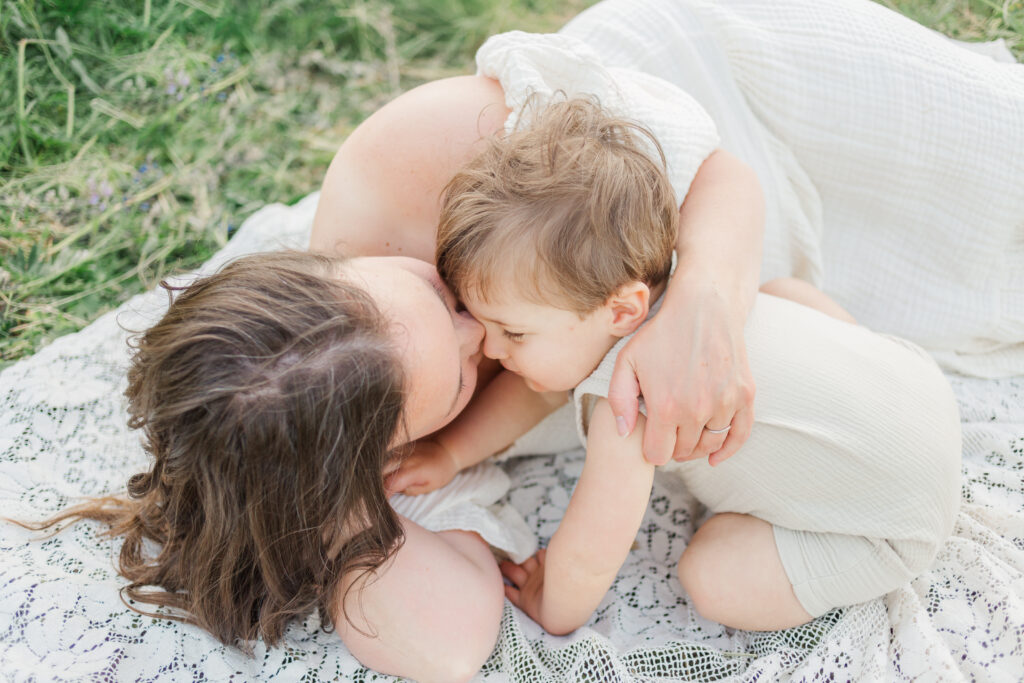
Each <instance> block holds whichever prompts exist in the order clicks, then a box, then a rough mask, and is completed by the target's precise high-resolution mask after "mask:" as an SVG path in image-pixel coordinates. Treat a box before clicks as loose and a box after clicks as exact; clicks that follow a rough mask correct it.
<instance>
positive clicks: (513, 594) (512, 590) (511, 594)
mask: <svg viewBox="0 0 1024 683" xmlns="http://www.w3.org/2000/svg"><path fill="white" fill-rule="evenodd" d="M505 597H506V598H508V600H509V602H511V603H512V604H513V605H515V606H516V607H519V589H518V588H516V587H515V586H505Z"/></svg>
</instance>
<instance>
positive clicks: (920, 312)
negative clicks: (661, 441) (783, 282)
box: [477, 0, 1024, 377]
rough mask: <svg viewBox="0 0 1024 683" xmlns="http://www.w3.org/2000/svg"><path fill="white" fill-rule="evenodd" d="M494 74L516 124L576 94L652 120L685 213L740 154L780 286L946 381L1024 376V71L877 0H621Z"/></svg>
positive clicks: (771, 271)
mask: <svg viewBox="0 0 1024 683" xmlns="http://www.w3.org/2000/svg"><path fill="white" fill-rule="evenodd" d="M477 68H478V72H479V73H482V74H485V75H488V76H492V77H494V78H497V79H498V80H499V81H500V82H501V84H502V86H503V88H504V89H505V94H506V100H507V103H508V104H509V105H510V106H511V107H512V109H513V110H515V109H517V108H518V107H519V106H520V105H521V104H522V102H523V101H524V100H525V99H526V97H527V96H528V95H529V94H530V93H533V92H536V93H540V95H541V96H543V97H549V96H551V95H552V94H554V93H555V92H556V91H559V90H561V91H564V92H566V93H568V94H589V95H594V96H596V97H598V98H599V99H600V100H601V101H602V103H604V104H605V105H606V106H607V107H608V108H610V109H612V110H614V111H615V112H616V113H618V114H620V115H626V116H631V117H632V118H634V119H637V120H639V121H640V122H642V123H644V124H646V125H647V126H648V127H650V128H651V129H652V131H653V132H654V133H655V135H656V136H657V137H658V139H659V140H660V142H661V143H662V145H663V146H664V148H665V151H666V153H667V156H668V160H669V170H670V173H671V176H672V179H673V184H674V186H675V188H676V192H677V195H678V198H679V199H680V201H681V200H682V199H683V198H684V197H685V195H686V191H687V189H688V187H689V184H690V181H691V180H692V178H693V175H694V173H695V171H696V169H697V168H698V167H699V165H700V163H701V161H703V159H704V158H705V157H706V156H707V155H708V154H709V153H710V151H711V150H712V149H713V148H714V147H715V146H721V147H723V148H725V149H727V150H729V151H731V152H733V153H734V154H736V155H737V156H739V157H740V158H741V159H743V160H744V161H746V162H747V163H748V164H750V165H751V166H752V167H753V168H754V169H755V170H756V171H757V173H758V176H759V178H760V180H761V183H762V185H763V187H764V188H765V195H766V200H767V221H766V232H765V244H764V258H763V263H762V273H761V275H762V279H763V280H768V279H771V278H774V277H778V276H783V275H795V276H798V277H801V278H804V279H806V280H808V281H810V282H812V283H814V284H816V285H818V286H819V287H821V288H822V289H823V290H824V291H825V292H827V293H828V294H830V295H831V296H833V297H834V298H835V299H837V300H838V301H839V302H840V303H841V304H842V305H843V306H844V307H845V308H846V309H848V310H850V311H851V312H852V313H853V315H854V316H855V317H856V318H857V319H858V320H860V321H861V322H863V323H864V324H865V325H867V326H868V327H870V328H871V329H874V330H879V331H881V332H886V333H891V334H896V335H898V336H900V337H903V338H906V339H910V340H911V341H913V342H915V343H917V344H919V345H921V346H923V347H924V348H926V349H927V350H928V351H929V352H931V353H932V354H933V356H935V357H936V358H937V359H938V360H939V362H940V363H941V364H942V365H943V367H945V368H947V369H953V370H957V371H958V372H961V373H965V374H972V375H977V376H987V377H995V376H1010V375H1017V374H1022V373H1024V65H1020V64H1005V63H998V62H996V61H994V60H993V59H991V58H989V57H986V56H981V55H979V54H976V53H973V52H969V51H967V50H965V49H963V48H962V47H960V46H958V45H955V44H954V43H952V42H951V41H949V40H947V39H946V38H944V37H942V36H940V35H938V34H937V33H934V32H932V31H930V30H928V29H926V28H924V27H922V26H920V25H919V24H916V23H914V22H912V21H910V20H909V19H906V18H904V17H902V16H900V15H898V14H896V13H894V12H892V11H890V10H887V9H885V8H884V7H881V6H879V5H877V4H875V3H873V2H868V1H867V0H786V1H785V2H777V1H775V0H685V1H681V0H605V1H604V2H601V3H598V4H597V5H595V6H594V7H592V8H590V9H588V10H586V11H584V12H583V13H582V14H580V15H579V16H578V17H576V18H574V19H573V20H572V21H570V22H569V23H568V24H567V25H566V26H565V27H564V28H563V29H562V31H561V32H559V33H558V34H554V35H536V34H526V33H519V32H513V33H507V34H502V35H499V36H495V37H493V38H491V39H490V40H489V41H488V42H487V43H485V44H484V46H483V47H482V48H481V49H480V51H479V52H478V54H477ZM516 124H517V121H516V117H515V116H513V117H512V118H510V119H509V121H508V124H507V127H512V126H515V125H516Z"/></svg>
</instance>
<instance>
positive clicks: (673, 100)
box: [476, 31, 719, 204]
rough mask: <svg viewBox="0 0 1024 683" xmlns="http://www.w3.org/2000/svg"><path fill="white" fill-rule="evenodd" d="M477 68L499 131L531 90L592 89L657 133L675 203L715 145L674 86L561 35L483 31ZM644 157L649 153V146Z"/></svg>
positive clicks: (511, 124)
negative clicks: (495, 99)
mask: <svg viewBox="0 0 1024 683" xmlns="http://www.w3.org/2000/svg"><path fill="white" fill-rule="evenodd" d="M476 64H477V73H478V74H479V75H482V76H488V77H490V78H494V79H497V80H498V82H500V83H501V87H502V88H503V89H504V91H505V104H506V105H508V107H509V108H510V109H511V110H512V114H511V115H510V116H509V117H508V120H507V121H506V122H505V129H506V130H507V131H512V130H514V129H515V128H516V127H517V126H518V125H520V123H526V122H521V121H520V120H519V117H520V112H521V110H522V108H523V105H524V104H525V103H526V101H527V99H528V98H529V97H530V96H531V95H533V96H535V97H539V98H541V99H542V101H546V100H548V99H550V98H551V97H553V96H555V95H556V94H557V93H559V92H560V91H561V92H564V93H565V95H566V96H568V97H576V96H593V97H596V98H597V100H598V101H599V102H600V103H601V105H602V106H603V107H604V108H605V109H607V110H608V111H609V112H611V113H612V114H614V115H616V116H622V117H625V118H628V119H631V120H633V121H637V122H639V123H641V124H643V125H644V126H646V127H647V128H648V129H650V131H651V132H652V133H654V136H655V137H656V138H657V139H658V142H659V143H660V144H661V146H662V149H663V150H664V152H665V159H666V161H667V164H668V174H669V179H670V180H671V182H672V187H673V189H674V190H675V193H676V198H677V200H678V201H679V203H680V204H681V203H682V201H683V199H684V198H685V197H686V193H687V191H688V190H689V188H690V183H691V182H692V181H693V178H694V176H695V175H696V174H697V169H698V168H700V165H701V164H702V163H703V162H704V160H705V159H706V158H707V157H708V155H710V154H711V152H713V151H714V150H715V148H716V147H717V146H718V144H719V138H718V131H717V130H716V128H715V124H714V122H713V121H712V120H711V117H709V116H708V115H707V113H706V112H705V111H704V109H703V108H702V107H701V106H700V105H699V104H698V103H697V101H696V100H694V99H693V98H692V97H690V96H689V95H688V94H686V93H685V92H684V91H682V90H680V89H679V88H678V87H676V86H675V85H673V84H671V83H669V82H667V81H664V80H662V79H660V78H656V77H654V76H650V75H648V74H644V73H641V72H638V71H632V70H628V69H617V68H609V67H606V66H605V65H604V64H603V63H602V61H601V58H600V57H599V56H598V55H597V53H596V52H594V51H593V49H591V48H590V46H588V45H587V44H586V43H584V42H582V41H580V40H579V39H577V38H574V37H572V36H567V35H563V34H556V33H551V34H537V33H524V32H522V31H511V32H509V33H502V34H499V35H496V36H493V37H491V38H490V39H488V40H487V42H486V43H484V44H483V46H482V47H481V48H480V50H479V51H477V53H476ZM651 153H652V156H655V158H657V157H656V154H654V150H653V149H652V150H651Z"/></svg>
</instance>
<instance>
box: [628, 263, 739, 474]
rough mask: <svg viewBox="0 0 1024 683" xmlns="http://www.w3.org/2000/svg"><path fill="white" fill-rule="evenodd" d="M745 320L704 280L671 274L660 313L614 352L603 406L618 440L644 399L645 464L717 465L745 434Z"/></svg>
mask: <svg viewBox="0 0 1024 683" xmlns="http://www.w3.org/2000/svg"><path fill="white" fill-rule="evenodd" d="M677 285H681V286H677ZM746 314H747V308H746V306H745V305H738V304H737V302H733V301H728V300H727V299H726V297H724V296H723V294H722V292H721V291H719V290H718V288H717V287H716V286H715V285H714V283H713V282H712V281H710V280H709V279H707V278H704V277H701V276H700V274H694V273H680V272H679V270H678V269H677V271H676V274H675V276H674V277H673V282H672V286H671V287H670V290H669V292H668V293H666V295H665V302H664V304H663V306H662V310H661V311H659V312H658V313H657V314H656V315H655V316H654V318H653V319H652V320H650V321H649V322H648V323H647V324H646V325H645V326H643V327H642V328H640V331H639V332H638V333H637V334H636V336H635V337H634V338H633V339H632V340H630V342H629V343H628V344H627V345H626V347H625V348H624V349H623V350H622V351H621V352H620V353H619V357H618V360H617V361H616V365H615V371H614V373H613V375H612V380H611V386H610V388H609V393H608V401H609V403H610V404H611V406H612V411H613V412H614V413H615V415H616V422H617V424H618V429H619V432H620V434H628V433H630V432H632V430H633V427H634V425H635V424H636V416H637V410H638V396H640V395H642V396H643V397H644V401H645V403H646V406H647V425H646V427H645V429H644V442H643V450H644V457H645V458H646V459H647V461H648V462H650V463H651V464H653V465H664V464H665V463H667V462H668V461H669V459H670V458H674V459H676V460H694V459H697V458H703V457H707V456H710V458H709V462H710V464H711V465H717V464H718V463H720V462H722V461H724V460H725V459H726V458H728V457H729V456H731V455H732V454H733V453H735V452H736V451H737V450H738V449H739V447H740V446H741V445H743V442H744V441H746V439H747V437H748V436H749V435H750V430H751V427H752V426H753V423H754V410H753V407H754V379H753V376H752V375H751V373H750V367H749V365H748V363H747V352H746V345H745V342H744V338H743V325H744V321H745V319H746Z"/></svg>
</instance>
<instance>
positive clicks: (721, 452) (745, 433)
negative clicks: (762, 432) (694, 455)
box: [708, 408, 754, 466]
mask: <svg viewBox="0 0 1024 683" xmlns="http://www.w3.org/2000/svg"><path fill="white" fill-rule="evenodd" d="M753 428H754V409H753V408H744V409H743V410H740V411H739V412H737V413H736V416H735V417H733V419H732V428H731V429H730V430H729V433H728V434H727V435H726V439H725V442H724V443H723V444H722V447H721V448H719V449H718V450H717V451H713V452H712V453H711V456H710V457H709V458H708V463H710V464H711V465H712V466H714V465H717V464H719V463H721V462H724V461H725V460H727V459H728V458H729V457H731V456H732V455H733V453H735V452H736V451H738V450H739V449H740V446H742V445H743V443H744V442H745V441H746V440H747V438H748V437H749V436H750V431H751V430H752V429H753Z"/></svg>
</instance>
